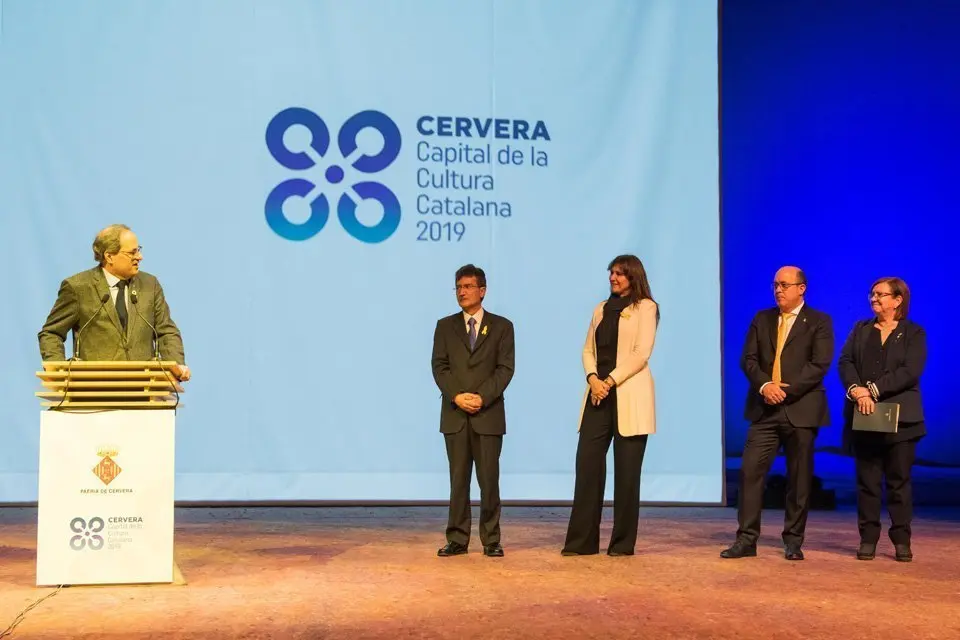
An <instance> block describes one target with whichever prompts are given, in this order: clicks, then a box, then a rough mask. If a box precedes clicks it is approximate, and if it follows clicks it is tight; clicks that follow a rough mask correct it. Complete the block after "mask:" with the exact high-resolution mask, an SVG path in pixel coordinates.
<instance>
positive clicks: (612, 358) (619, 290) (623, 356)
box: [561, 255, 660, 556]
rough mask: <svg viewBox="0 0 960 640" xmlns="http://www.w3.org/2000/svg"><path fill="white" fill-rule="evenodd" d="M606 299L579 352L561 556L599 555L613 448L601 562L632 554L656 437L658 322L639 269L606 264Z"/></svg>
mask: <svg viewBox="0 0 960 640" xmlns="http://www.w3.org/2000/svg"><path fill="white" fill-rule="evenodd" d="M608 269H609V271H610V297H609V298H608V299H607V300H605V301H604V302H601V303H600V304H598V305H597V307H596V308H595V309H594V311H593V318H592V319H591V321H590V329H589V331H587V341H586V344H585V345H584V347H583V370H584V373H585V374H586V377H587V384H588V388H587V391H586V393H585V394H584V402H583V409H582V410H581V412H580V429H579V430H580V441H579V444H578V445H577V480H576V488H575V489H574V494H573V509H572V510H571V512H570V523H569V525H568V527H567V539H566V543H565V544H564V546H563V551H562V552H561V553H562V554H563V555H565V556H580V555H592V554H596V553H599V552H600V518H601V514H602V511H603V492H604V484H605V481H606V477H607V464H606V460H607V451H608V450H609V449H610V442H611V440H612V441H613V460H614V470H613V472H614V475H613V479H614V480H613V481H614V488H613V535H612V536H611V538H610V544H609V545H608V546H607V555H611V556H629V555H633V551H634V545H635V544H636V541H637V520H638V519H639V516H640V469H641V467H642V465H643V454H644V451H645V450H646V447H647V436H648V435H650V434H651V433H654V432H655V431H656V417H655V413H654V391H653V375H651V373H650V367H649V366H648V364H647V363H648V360H649V359H650V354H651V353H652V352H653V343H654V337H655V336H656V332H657V324H658V323H659V321H660V311H659V308H658V307H657V303H656V302H655V301H654V300H653V297H652V296H651V295H650V284H649V283H648V282H647V273H646V271H645V270H644V268H643V263H642V262H640V259H639V258H637V257H636V256H631V255H624V256H617V257H616V258H614V259H613V261H612V262H611V263H610V266H609V267H608Z"/></svg>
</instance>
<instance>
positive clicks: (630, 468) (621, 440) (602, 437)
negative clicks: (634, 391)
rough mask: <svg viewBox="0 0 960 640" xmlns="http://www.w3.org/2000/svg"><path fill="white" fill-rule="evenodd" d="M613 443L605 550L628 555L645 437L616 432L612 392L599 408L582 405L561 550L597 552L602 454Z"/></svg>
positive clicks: (633, 537) (633, 535)
mask: <svg viewBox="0 0 960 640" xmlns="http://www.w3.org/2000/svg"><path fill="white" fill-rule="evenodd" d="M611 440H612V441H613V465H614V466H613V535H611V536H610V545H609V546H608V547H607V551H615V552H619V553H627V554H630V553H633V548H634V546H635V545H636V542H637V521H638V520H639V518H640V471H641V468H642V467H643V454H644V452H645V451H646V448H647V436H646V435H642V436H631V437H628V438H626V437H624V436H622V435H620V433H619V432H618V431H617V398H616V389H614V390H613V391H611V392H610V395H609V396H607V397H606V398H605V399H604V400H603V402H601V403H600V406H598V407H594V406H593V405H592V404H591V403H590V401H589V400H587V405H586V408H585V409H584V412H583V422H582V423H581V424H580V441H579V443H578V444H577V479H576V485H575V488H574V491H573V508H572V509H571V511H570V523H569V525H568V526H567V539H566V542H565V543H564V545H563V550H564V551H572V552H574V553H579V554H583V555H587V554H593V553H599V551H600V520H601V518H602V517H603V491H604V486H605V485H606V480H607V451H609V449H610V441H611Z"/></svg>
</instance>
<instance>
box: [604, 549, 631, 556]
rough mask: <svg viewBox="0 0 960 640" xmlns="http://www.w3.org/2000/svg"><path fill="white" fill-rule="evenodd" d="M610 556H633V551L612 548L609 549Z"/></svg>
mask: <svg viewBox="0 0 960 640" xmlns="http://www.w3.org/2000/svg"><path fill="white" fill-rule="evenodd" d="M607 555H608V556H632V555H633V551H617V550H615V549H610V550H608V551H607Z"/></svg>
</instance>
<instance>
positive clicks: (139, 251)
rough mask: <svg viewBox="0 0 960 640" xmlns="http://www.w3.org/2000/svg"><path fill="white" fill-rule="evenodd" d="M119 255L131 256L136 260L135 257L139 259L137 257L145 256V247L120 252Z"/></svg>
mask: <svg viewBox="0 0 960 640" xmlns="http://www.w3.org/2000/svg"><path fill="white" fill-rule="evenodd" d="M117 253H125V254H126V255H128V256H130V257H131V258H135V257H137V256H142V255H143V247H137V248H136V249H134V250H133V251H118V252H117Z"/></svg>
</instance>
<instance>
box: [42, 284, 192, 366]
mask: <svg viewBox="0 0 960 640" xmlns="http://www.w3.org/2000/svg"><path fill="white" fill-rule="evenodd" d="M129 291H130V292H131V293H132V292H134V291H136V292H137V305H136V307H134V305H133V304H132V302H128V303H127V330H126V331H125V332H124V331H122V330H121V328H120V326H121V325H120V318H119V317H118V316H117V309H116V306H115V305H114V303H113V300H112V299H110V300H107V302H106V304H104V305H103V309H100V312H99V313H97V310H98V309H99V308H100V300H101V299H102V298H103V295H104V294H109V293H110V289H109V287H108V286H107V279H106V277H105V276H104V275H103V269H101V268H100V267H99V266H97V267H94V268H93V269H88V270H87V271H81V272H80V273H78V274H76V275H73V276H70V277H69V278H67V279H66V280H64V281H63V282H62V283H60V292H59V293H58V294H57V300H56V302H54V304H53V309H51V310H50V315H49V316H47V321H46V322H45V323H44V325H43V328H42V329H41V330H40V333H39V334H38V335H37V338H38V339H39V341H40V357H41V358H42V359H43V360H44V361H49V360H64V359H65V349H64V342H65V341H66V339H67V334H69V333H70V332H71V331H79V330H80V328H81V327H83V326H84V325H85V324H86V322H87V320H90V318H93V317H94V315H96V317H95V318H94V320H93V322H91V323H90V324H89V325H88V326H87V328H86V329H84V331H83V336H82V337H81V338H80V350H81V351H80V353H79V354H78V355H79V356H80V358H81V359H83V360H152V359H153V358H154V357H155V356H154V336H153V329H151V328H150V327H149V326H147V324H146V323H145V322H143V320H141V319H140V315H142V316H143V318H144V319H145V320H147V322H149V323H150V324H152V325H153V326H154V327H156V329H157V335H158V336H159V338H160V340H159V346H160V356H161V358H163V359H164V360H174V361H176V362H177V363H179V364H184V357H183V340H182V339H181V337H180V330H179V329H178V328H177V325H176V324H175V323H174V322H173V320H172V319H171V318H170V308H169V307H168V306H167V301H166V299H165V298H164V296H163V288H162V287H161V286H160V282H159V281H158V280H157V279H156V278H155V277H154V276H152V275H150V274H149V273H146V272H144V271H141V272H140V273H138V274H137V275H135V276H133V277H132V278H131V279H130V284H129ZM138 311H139V315H138V314H137V312H138ZM74 339H76V334H74Z"/></svg>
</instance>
